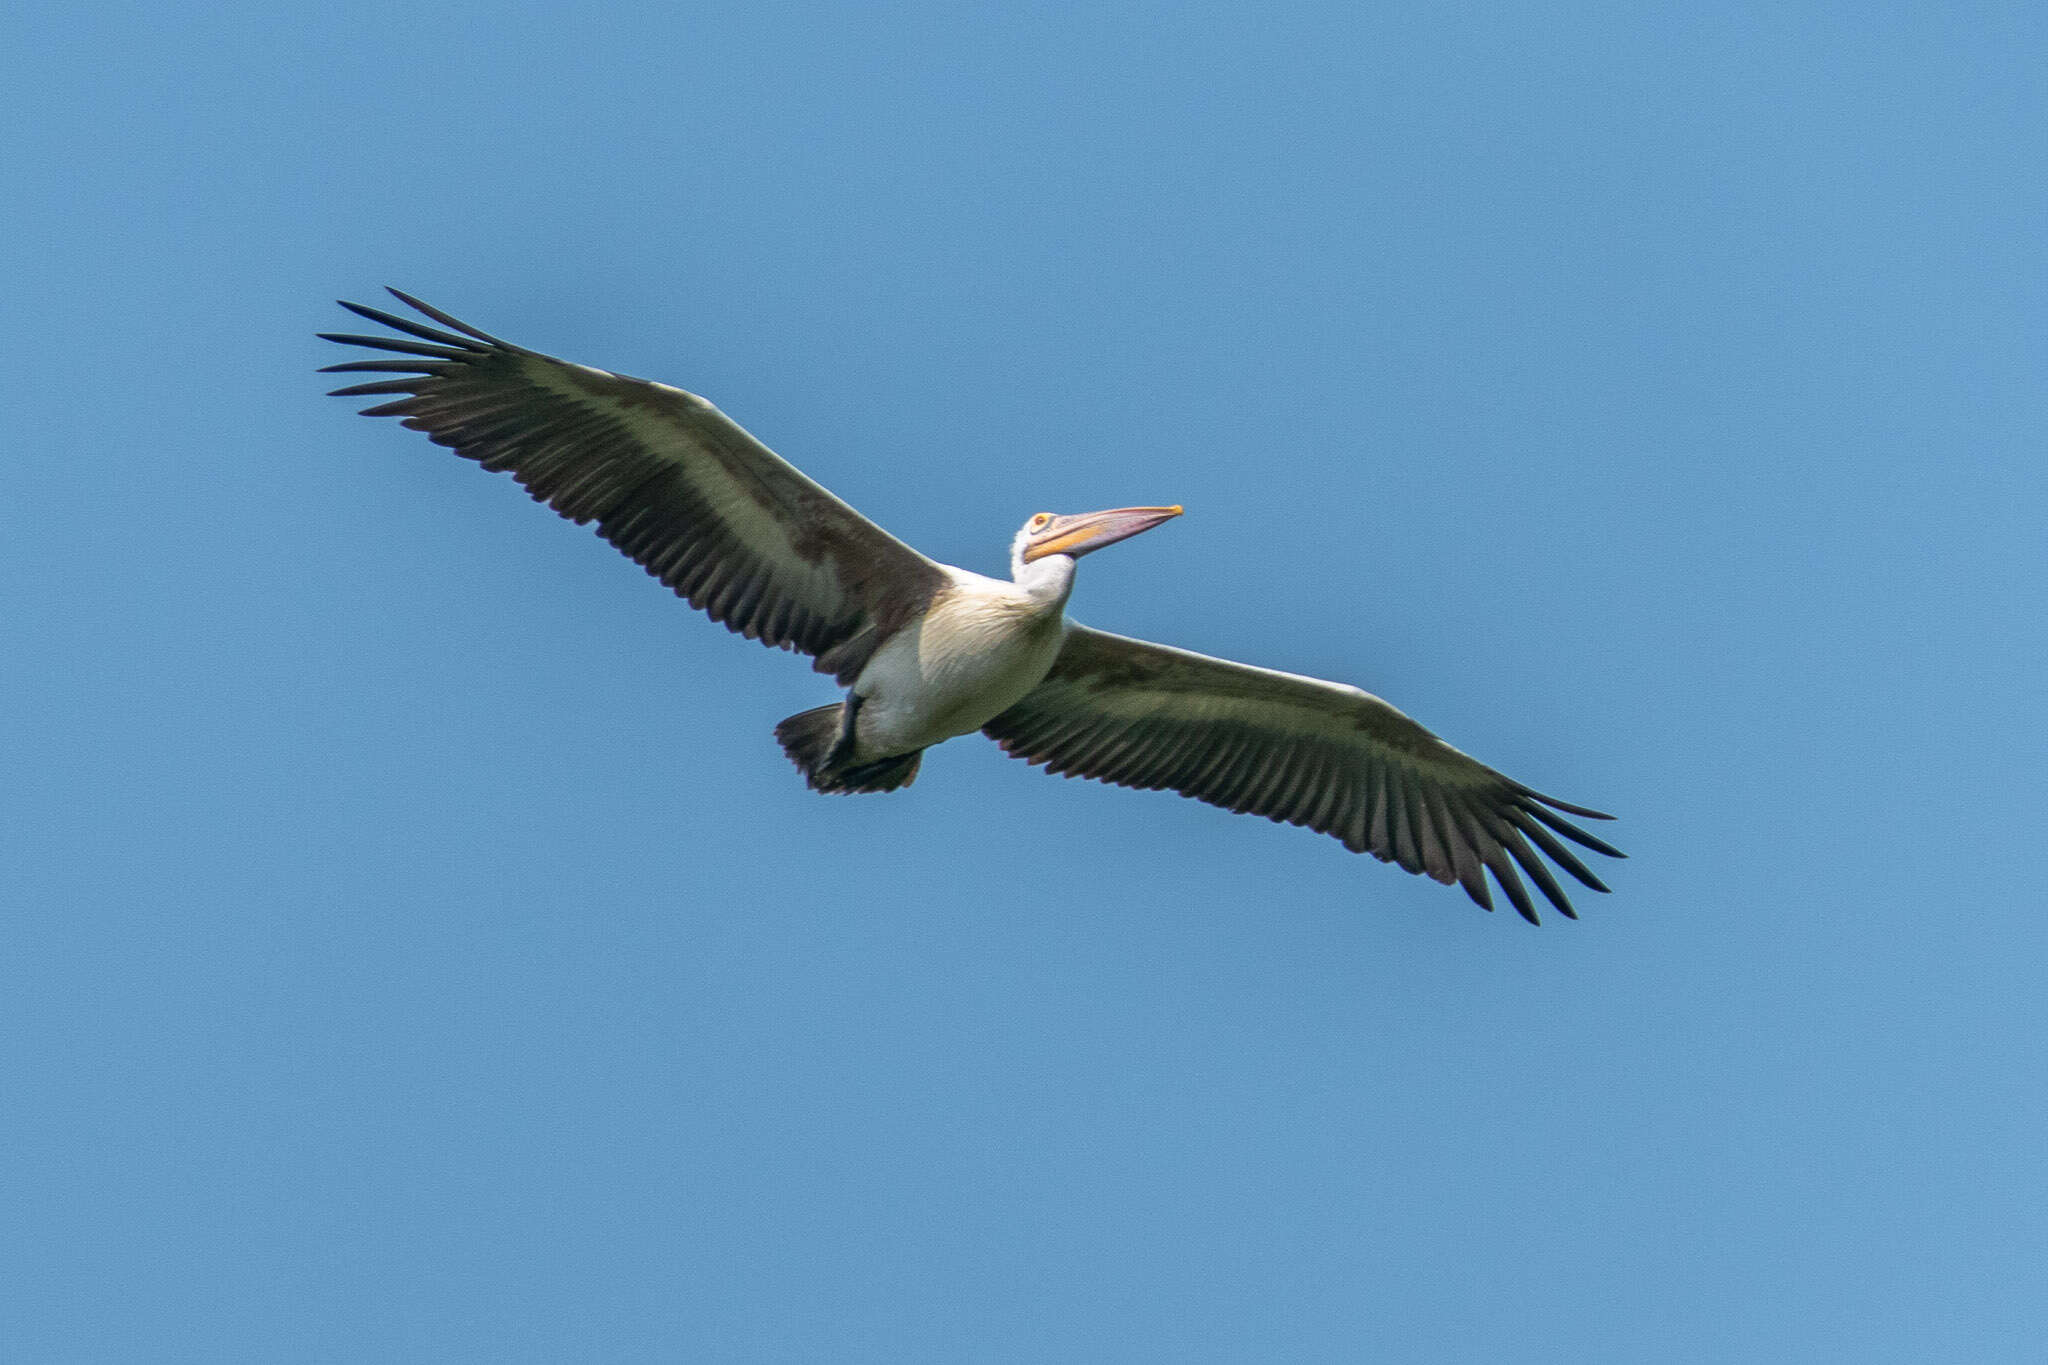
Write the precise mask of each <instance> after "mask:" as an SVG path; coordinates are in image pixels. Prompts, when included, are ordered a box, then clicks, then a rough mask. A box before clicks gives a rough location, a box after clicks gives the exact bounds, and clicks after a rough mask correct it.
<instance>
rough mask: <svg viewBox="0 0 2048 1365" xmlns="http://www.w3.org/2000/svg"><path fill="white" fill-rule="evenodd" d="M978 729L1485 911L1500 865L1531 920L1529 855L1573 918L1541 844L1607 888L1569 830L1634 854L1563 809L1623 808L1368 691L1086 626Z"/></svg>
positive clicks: (1020, 753) (1058, 765)
mask: <svg viewBox="0 0 2048 1365" xmlns="http://www.w3.org/2000/svg"><path fill="white" fill-rule="evenodd" d="M982 733H983V734H986V735H987V736H988V737H989V738H991V739H993V740H995V741H996V742H997V743H999V744H1001V745H1002V746H1003V748H1004V749H1005V750H1006V751H1007V752H1009V753H1011V754H1014V755H1016V756H1017V757H1019V758H1023V759H1026V760H1028V761H1029V762H1032V763H1042V764H1044V765H1045V770H1046V771H1047V772H1051V773H1065V774H1067V775H1069V776H1076V777H1092V778H1095V779H1097V780H1098V781H1102V782H1113V783H1116V784H1117V785H1119V786H1124V787H1142V788H1146V789H1149V790H1157V789H1159V788H1170V789H1172V790H1174V791H1177V792H1179V793H1180V794H1181V795H1183V796H1192V797H1194V798H1196V799H1197V800H1201V801H1207V802H1209V803H1210V804H1211V805H1215V806H1222V807H1224V808H1225V809H1227V810H1233V811H1240V812H1245V813H1249V814H1252V815H1263V816H1266V817H1267V818H1268V819H1272V820H1279V821H1284V822H1286V823H1288V824H1292V825H1306V826H1308V827H1309V828H1310V829H1313V830H1316V831H1318V832H1320V833H1323V834H1329V835H1333V836H1335V837H1336V838H1338V839H1341V840H1343V842H1344V845H1345V847H1347V848H1349V849H1351V850H1352V851H1353V852H1357V853H1371V854H1373V855H1375V856H1376V857H1378V858H1379V859H1380V860H1381V861H1382V862H1392V863H1398V864H1400V865H1401V866H1402V867H1403V868H1406V869H1407V870H1408V871H1410V872H1420V873H1426V874H1427V875H1429V876H1431V877H1434V878H1435V879H1436V880H1438V881H1440V882H1443V883H1444V884H1446V885H1449V884H1450V883H1452V882H1457V883H1459V884H1460V885H1462V886H1463V887H1464V888H1465V891H1466V894H1468V895H1469V896H1471V897H1472V899H1473V900H1475V901H1477V902H1478V903H1479V904H1480V905H1482V906H1485V907H1486V908H1487V909H1488V910H1491V909H1492V908H1493V897H1492V894H1491V893H1490V892H1489V890H1488V889H1487V883H1486V874H1487V873H1488V872H1491V873H1492V874H1493V878H1494V880H1495V881H1496V882H1498V883H1499V884H1500V888H1501V890H1503V891H1505V892H1506V893H1507V897H1508V900H1509V901H1510V902H1511V903H1512V904H1513V905H1514V907H1515V909H1517V910H1519V911H1520V912H1521V914H1522V918H1524V919H1526V920H1528V921H1529V922H1530V923H1531V924H1534V923H1536V922H1537V921H1536V909H1535V906H1534V905H1533V904H1532V903H1531V900H1530V896H1529V892H1528V890H1527V889H1526V888H1525V887H1524V886H1523V885H1522V879H1521V877H1520V876H1518V875H1517V874H1516V871H1515V868H1516V866H1517V865H1519V866H1520V868H1521V870H1522V871H1523V872H1525V873H1527V874H1528V876H1529V879H1530V880H1531V881H1533V882H1535V883H1536V885H1537V886H1538V887H1539V888H1540V889H1541V890H1542V892H1543V894H1544V896H1545V897H1546V898H1547V899H1548V900H1549V901H1550V903H1551V904H1552V905H1554V906H1556V907H1557V908H1558V909H1559V910H1561V911H1563V912H1564V913H1565V914H1566V915H1570V916H1571V917H1572V918H1574V919H1576V918H1577V915H1576V914H1575V913H1574V912H1573V910H1572V905H1571V901H1570V900H1569V899H1568V898H1567V897H1566V896H1565V893H1564V889H1563V888H1562V887H1560V886H1559V885H1558V882H1557V878H1556V877H1555V876H1554V875H1553V874H1552V872H1551V870H1550V867H1549V866H1548V865H1547V864H1546V863H1545V862H1544V861H1543V858H1542V857H1540V856H1538V850H1541V852H1542V854H1544V855H1547V856H1548V857H1549V858H1550V860H1551V862H1554V863H1556V864H1557V865H1558V866H1559V867H1561V868H1563V869H1564V870H1565V871H1567V872H1569V873H1570V874H1571V875H1572V876H1574V877H1576V878H1577V879H1578V880H1579V881H1581V882H1583V883H1584V884H1585V885H1587V886H1589V887H1592V888H1593V889H1594V890H1595V891H1605V890H1606V889H1607V888H1606V887H1605V886H1603V885H1601V883H1600V879H1599V878H1598V877H1596V876H1594V875H1593V874H1592V872H1591V871H1589V870H1588V869H1587V867H1586V865H1585V864H1584V863H1582V862H1580V861H1579V859H1578V857H1577V855H1575V854H1574V853H1573V852H1572V851H1571V849H1570V848H1568V847H1567V846H1566V845H1565V844H1564V843H1563V842H1561V841H1560V840H1559V838H1558V837H1557V836H1559V835H1562V836H1563V837H1564V839H1568V840H1570V841H1571V842H1573V843H1576V844H1579V845H1581V846H1582V847H1585V848H1589V849H1592V850H1593V851H1594V852H1596V853H1604V854H1606V855H1608V856H1609V857H1614V858H1619V857H1622V856H1624V855H1623V854H1622V853H1621V852H1620V851H1619V850H1617V849H1615V848H1613V847H1611V846H1610V845H1608V844H1607V843H1605V842H1603V841H1602V840H1600V839H1597V838H1595V837H1594V836H1593V835H1591V834H1588V833H1587V832H1586V831H1585V830H1583V829H1580V828H1579V827H1578V826H1577V825H1575V824H1573V823H1572V822H1571V821H1569V820H1566V819H1564V818H1563V816H1562V815H1560V814H1558V812H1560V811H1562V812H1566V813H1568V814H1571V815H1577V816H1582V817H1585V818H1588V819H1594V820H1606V819H1610V818H1612V817H1610V816H1606V815H1602V814H1601V813H1600V812H1599V811H1595V810H1587V809H1585V808H1584V807H1582V806H1571V805H1567V804H1565V803H1564V802H1562V801H1558V800H1555V799H1554V798H1552V797H1548V796H1544V795H1542V794H1541V793H1539V792H1536V791H1532V790H1531V789H1530V788H1528V787H1525V786H1523V785H1522V784H1521V783H1519V782H1516V781H1513V780H1511V779H1509V778H1507V777H1503V776H1502V775H1501V774H1499V773H1497V772H1495V771H1494V770H1493V769H1491V768H1489V767H1487V766H1486V765H1485V764H1483V763H1481V762H1479V761H1478V760H1477V759H1473V758H1470V757H1468V756H1466V755H1465V754H1462V753H1460V752H1458V751H1457V750H1456V749H1453V748H1452V747H1451V746H1450V745H1448V744H1446V743H1444V742H1443V741H1442V740H1440V739H1438V738H1437V737H1436V736H1435V735H1433V734H1431V733H1430V732H1429V731H1427V730H1425V729H1423V728H1422V727H1421V726H1420V725H1417V724H1416V723H1415V722H1414V721H1412V720H1410V719H1408V717H1406V716H1404V715H1402V714H1401V713H1400V712H1399V711H1397V710H1395V709H1394V708H1393V707H1391V706H1389V705H1387V703H1385V702H1383V701H1381V700H1380V699H1379V698H1378V697H1375V696H1373V695H1371V694H1370V693H1367V692H1361V691H1360V690H1359V689H1357V688H1355V687H1347V686H1345V685H1343V684H1341V683H1332V682H1323V681H1322V680H1320V679H1317V678H1304V677H1300V676H1297V675H1296V674H1293V673H1277V672H1274V671H1272V670H1270V669H1264V668H1253V667H1251V666H1249V665H1247V664H1238V663H1231V662H1230V661H1229V660H1227V659H1212V658H1209V657H1208V656H1207V655H1203V654H1194V653H1190V652H1189V651H1187V650H1184V649H1171V648H1169V647H1167V646H1165V645H1155V644H1151V643H1148V642H1147V641H1144V640H1130V639H1126V638H1124V637H1123V636H1121V635H1109V634H1106V633H1104V632H1102V631H1099V630H1090V629H1089V628H1088V627H1086V626H1083V625H1079V624H1070V625H1069V626H1068V630H1067V638H1066V643H1065V644H1064V645H1063V646H1061V649H1060V654H1059V658H1058V659H1057V660H1056V661H1055V662H1054V664H1053V666H1052V671H1051V672H1050V673H1049V674H1047V675H1046V679H1045V681H1044V682H1042V683H1040V684H1039V685H1038V686H1037V687H1036V688H1034V689H1033V690H1032V691H1031V692H1029V693H1028V694H1026V695H1025V697H1024V700H1022V701H1020V702H1018V703H1017V704H1016V705H1015V706H1012V707H1011V708H1010V709H1009V710H1007V711H1005V712H1003V713H1002V714H1001V715H999V716H997V717H996V718H995V719H994V720H992V721H990V722H989V723H988V724H987V725H985V726H983V727H982ZM1531 845H1534V847H1533V848H1532V847H1531Z"/></svg>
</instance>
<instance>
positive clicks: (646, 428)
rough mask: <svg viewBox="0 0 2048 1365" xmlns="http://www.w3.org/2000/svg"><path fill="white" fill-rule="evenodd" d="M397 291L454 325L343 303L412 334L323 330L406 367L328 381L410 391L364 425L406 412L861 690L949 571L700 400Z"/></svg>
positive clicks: (361, 363) (675, 581) (436, 436)
mask: <svg viewBox="0 0 2048 1365" xmlns="http://www.w3.org/2000/svg"><path fill="white" fill-rule="evenodd" d="M391 292H392V293H393V294H394V295H396V296H397V298H398V299H399V300H400V301H402V302H404V303H406V304H408V305H410V306H411V307H413V308H416V309H418V310H419V311H420V312H421V313H422V314H424V315H426V316H427V317H429V318H432V319H433V320H434V321H435V322H438V323H440V324H442V325H443V326H445V327H447V328H449V329H450V330H448V331H441V330H439V329H437V328H433V327H426V326H423V325H421V324H420V323H417V322H413V321H411V320H410V319H407V318H402V317H398V316H396V315H394V314H391V313H386V312H383V311H381V310H379V309H376V308H366V307H364V306H363V305H361V304H357V303H348V302H343V303H342V307H344V308H346V309H348V310H349V311H350V312H353V313H356V314H358V315H360V316H362V317H365V318H368V319H370V320H371V321H372V322H377V323H382V324H383V325H384V326H386V327H389V328H391V329H393V330H394V331H396V332H399V333H402V334H403V335H402V336H396V337H391V336H355V335H345V334H337V333H332V332H323V333H321V336H323V337H324V338H326V339H327V340H329V341H338V342H342V343H344V344H346V345H351V346H367V347H370V348H372V349H375V350H379V351H394V352H397V353H398V354H399V355H401V356H403V357H405V358H404V359H401V360H390V359H376V360H353V361H349V362H347V363H346V364H341V365H330V366H328V367H327V370H326V371H323V373H324V372H333V371H354V372H361V371H369V372H373V373H378V374H386V373H388V374H394V375H397V376H399V377H397V378H390V379H381V380H373V381H370V382H367V383H360V384H351V385H349V386H348V387H346V388H340V389H336V390H334V392H335V393H336V394H337V395H339V396H342V397H355V396H358V395H364V394H377V395H387V394H397V395H402V396H400V397H397V398H393V399H391V400H390V401H388V402H384V403H380V404H379V405H377V406H376V407H372V408H365V409H364V410H363V412H364V415H366V416H370V417H399V418H402V419H403V422H404V425H406V426H408V427H411V428H412V429H413V430H415V431H423V432H425V433H426V434H427V435H428V436H429V437H430V438H431V439H433V440H434V441H436V442H438V443H439V444H441V445H444V446H448V447H450V448H452V449H453V450H454V451H455V452H456V453H457V454H458V455H462V456H465V457H466V458H468V459H472V460H475V461H477V462H478V463H479V464H481V465H482V466H483V467H484V468H485V469H490V470H504V471H509V472H510V473H511V475H512V477H513V478H515V479H517V480H518V481H519V482H520V483H521V484H524V485H525V486H526V490H527V491H528V492H529V493H531V494H532V495H533V497H534V499H535V500H536V501H539V502H544V503H546V504H547V505H548V506H550V507H552V508H554V509H555V510H556V511H557V512H559V513H561V514H562V515H563V516H565V517H567V518H569V519H570V520H571V521H574V522H576V523H578V524H582V523H585V522H596V523H597V531H598V534H599V535H601V536H603V537H604V538H605V539H606V540H608V541H610V542H611V543H612V544H613V545H616V546H617V547H618V548H619V549H620V550H622V551H624V552H625V553H626V554H627V555H629V556H630V557H631V558H632V559H633V560H634V561H635V562H637V563H639V564H641V565H642V566H644V567H645V568H646V570H647V572H649V573H650V574H653V575H654V576H655V577H656V578H659V579H660V580H661V581H662V582H664V583H666V584H667V585H668V586H669V587H671V588H673V589H675V591H676V594H677V595H678V596H679V597H682V598H684V599H686V600H687V601H689V603H690V604H691V605H692V606H695V607H698V608H701V609H702V610H703V611H705V612H706V613H708V614H709V615H710V617H711V619H712V620H714V621H718V622H720V623H722V624H723V625H725V626H727V627H729V628H730V629H732V630H735V631H737V632H739V633H740V634H741V635H744V636H746V637H747V638H749V639H757V640H760V641H761V642H762V643H763V644H768V645H777V646H780V647H781V648H784V649H799V650H802V651H803V652H804V653H806V654H809V655H812V656H813V657H814V658H815V659H816V660H817V668H818V671H819V672H821V673H831V674H834V675H835V676H837V677H838V678H839V680H840V681H841V682H851V681H852V680H853V678H854V677H855V676H857V675H858V674H859V672H860V670H861V667H862V665H864V664H865V663H866V662H867V659H868V657H869V656H870V655H871V654H872V653H873V652H874V650H875V647H876V646H877V645H879V644H880V643H881V641H882V640H884V639H887V638H888V637H889V636H890V635H891V634H893V633H894V632H895V631H896V630H897V629H898V628H899V627H900V626H902V625H903V624H904V623H905V622H907V621H909V620H911V619H913V618H914V617H916V616H917V615H918V614H919V613H920V612H922V611H923V610H924V607H925V605H926V603H927V602H928V601H929V600H930V598H931V595H932V594H933V592H935V591H936V590H937V589H938V587H939V586H940V585H941V584H942V583H944V581H945V577H944V574H943V573H942V572H941V570H940V569H939V566H938V565H936V564H934V563H933V562H932V561H931V560H929V559H926V558H925V557H924V556H923V555H921V554H919V553H918V552H917V551H915V550H913V549H911V548H910V547H909V546H908V545H905V544H904V543H903V542H901V541H899V540H897V539H896V538H895V537H894V536H892V535H890V534H889V533H888V532H886V531H884V530H883V529H882V528H881V527H879V526H876V525H875V524H874V523H873V522H871V521H869V520H868V519H867V518H865V517H863V516H861V515H860V513H858V512H856V511H854V510H853V509H852V508H851V507H848V506H847V505H846V504H845V503H843V502H841V501H840V500H839V499H837V498H835V497H833V496H832V495H831V494H830V493H828V492H826V491H825V490H824V489H823V488H821V487H819V486H818V485H817V484H816V483H813V482H812V481H811V480H810V479H808V478H805V477H804V475H803V474H802V473H800V472H798V470H797V469H796V468H795V467H794V466H792V465H790V464H789V463H788V462H787V461H785V460H783V459H782V458H780V457H779V456H777V455H776V454H775V452H774V451H772V450H770V449H768V447H766V446H764V445H762V444H761V443H760V442H759V441H757V440H755V439H754V438H753V437H752V436H749V435H748V434H747V433H746V432H745V431H744V430H742V429H741V428H740V426H739V425H738V424H737V423H735V422H734V421H733V420H732V419H731V418H729V417H727V416H726V415H725V414H724V413H722V412H720V411H719V410H718V409H717V408H715V407H713V406H712V405H711V404H709V403H707V402H705V401H704V400H703V399H701V398H699V397H697V396H696V395H695V394H689V393H684V392H683V391H682V390H681V389H673V388H670V387H669V386H668V385H666V384H655V383H650V382H648V381H647V380H644V379H632V378H629V377H627V376H625V375H621V374H611V373H608V372H607V371H604V370H593V369H590V368H589V367H587V366H583V365H574V364H570V363H569V362H567V361H563V360H556V359H553V358H552V357H549V356H544V355H541V354H539V353H538V352H535V351H529V350H526V349H525V348H523V347H519V346H514V345H512V344H511V343H509V342H505V341H500V340H499V339H498V338H496V337H494V336H489V335H487V334H485V333H483V332H480V331H478V330H477V329H476V328H474V327H471V326H469V325H468V324H466V323H462V322H458V321H457V320H456V319H454V318H452V317H450V316H448V315H447V314H446V313H443V312H441V311H440V310H439V309H436V308H431V307H428V306H427V305H426V304H424V303H421V302H420V301H419V300H418V299H415V298H412V297H411V296H410V295H406V294H401V293H399V292H398V291H397V290H395V289H394V290H392V291H391Z"/></svg>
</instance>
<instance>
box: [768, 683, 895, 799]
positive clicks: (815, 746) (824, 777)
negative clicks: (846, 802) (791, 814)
mask: <svg viewBox="0 0 2048 1365" xmlns="http://www.w3.org/2000/svg"><path fill="white" fill-rule="evenodd" d="M844 714H845V708H844V707H843V706H842V705H841V704H840V703H838V702H834V703H833V704H832V705H830V706H818V707H813V708H812V709H811V710H809V711H799V712H797V713H796V714H795V715H793V716H791V717H790V718H789V719H788V720H785V721H783V722H782V723H781V724H780V725H778V726H776V727H775V738H776V739H778V740H780V741H781V743H782V751H783V752H784V753H786V754H788V755H789V761H790V762H792V763H794V764H796V766H797V767H798V768H800V769H802V770H803V775H804V781H805V782H807V783H809V784H810V787H811V790H812V791H820V792H889V791H895V790H896V789H897V788H898V787H907V786H909V785H910V784H911V783H912V782H915V781H916V780H917V765H918V763H919V762H920V761H921V760H922V759H923V758H924V750H922V749H913V750H911V751H910V752H909V753H907V754H897V755H896V756H895V757H893V758H878V759H876V760H875V761H873V762H872V763H854V762H849V761H848V760H849V759H850V757H851V755H850V754H849V753H847V752H846V751H845V749H844V748H842V745H841V740H842V739H843V738H845V722H844Z"/></svg>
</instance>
